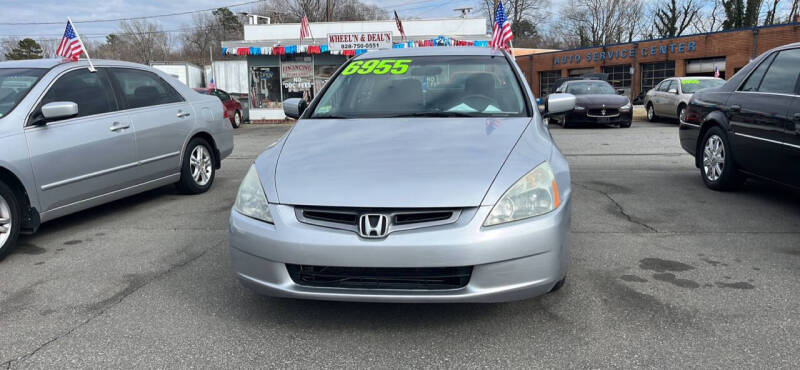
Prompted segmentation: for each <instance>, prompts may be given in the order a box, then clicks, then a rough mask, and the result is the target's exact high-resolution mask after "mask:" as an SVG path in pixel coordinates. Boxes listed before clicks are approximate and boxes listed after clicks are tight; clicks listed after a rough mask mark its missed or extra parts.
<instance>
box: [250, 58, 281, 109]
mask: <svg viewBox="0 0 800 370" xmlns="http://www.w3.org/2000/svg"><path fill="white" fill-rule="evenodd" d="M280 80H281V73H280V69H279V68H278V67H250V101H251V102H252V103H251V108H281V107H283V104H282V102H283V100H282V99H281V84H280Z"/></svg>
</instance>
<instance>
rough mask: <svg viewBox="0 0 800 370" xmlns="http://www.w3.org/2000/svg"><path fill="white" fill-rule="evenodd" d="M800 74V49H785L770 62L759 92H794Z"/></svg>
mask: <svg viewBox="0 0 800 370" xmlns="http://www.w3.org/2000/svg"><path fill="white" fill-rule="evenodd" d="M798 75H800V49H791V50H783V51H781V52H780V53H778V56H776V57H775V60H774V61H773V62H772V64H770V66H769V69H768V70H767V73H766V74H765V75H764V79H762V80H761V85H759V87H758V91H759V92H770V93H780V94H794V93H795V87H797V77H798Z"/></svg>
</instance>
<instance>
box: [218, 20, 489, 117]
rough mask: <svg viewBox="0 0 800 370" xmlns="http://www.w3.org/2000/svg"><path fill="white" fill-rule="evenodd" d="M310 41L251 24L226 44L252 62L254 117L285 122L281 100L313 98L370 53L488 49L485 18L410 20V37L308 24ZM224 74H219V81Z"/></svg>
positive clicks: (393, 28) (348, 25) (378, 24)
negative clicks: (351, 61) (240, 37)
mask: <svg viewBox="0 0 800 370" xmlns="http://www.w3.org/2000/svg"><path fill="white" fill-rule="evenodd" d="M309 28H310V31H311V36H312V37H310V38H304V39H303V40H300V24H299V23H282V24H248V25H245V26H244V40H238V41H225V42H223V43H222V48H223V49H222V52H223V54H225V55H226V56H229V57H230V56H238V57H241V58H246V60H247V75H246V77H242V78H245V79H247V81H246V85H248V86H249V92H248V100H249V103H250V118H251V119H252V120H256V121H264V120H282V119H284V118H285V115H284V114H283V107H282V102H283V101H284V100H285V99H288V98H293V97H298V98H299V97H302V98H307V99H310V98H311V97H312V96H313V95H314V94H315V93H316V92H317V91H319V90H320V89H321V88H322V86H323V85H324V84H325V83H326V82H327V81H328V79H329V78H330V77H331V75H332V74H333V73H334V72H335V71H336V69H337V68H338V67H339V66H340V65H342V64H343V63H344V62H345V61H346V60H347V58H348V57H352V56H355V55H359V54H362V53H365V52H367V51H369V50H377V49H387V48H406V47H429V46H450V45H456V46H477V47H488V40H489V38H490V35H489V30H488V26H487V23H486V19H484V18H445V19H409V20H404V21H403V29H404V32H405V35H406V37H405V38H403V37H402V36H401V35H400V33H399V32H398V28H397V24H396V23H395V21H394V20H389V21H364V22H329V23H328V22H322V23H311V24H309ZM222 77H223V76H221V75H220V76H218V78H217V80H218V81H219V82H221V81H220V79H221V78H222Z"/></svg>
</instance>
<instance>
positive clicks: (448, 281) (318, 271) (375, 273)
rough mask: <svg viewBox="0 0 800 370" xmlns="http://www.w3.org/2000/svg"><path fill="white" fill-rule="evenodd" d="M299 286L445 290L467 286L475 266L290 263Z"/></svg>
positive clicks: (293, 277)
mask: <svg viewBox="0 0 800 370" xmlns="http://www.w3.org/2000/svg"><path fill="white" fill-rule="evenodd" d="M286 268H287V269H288V270H289V276H291V278H292V280H293V281H294V282H295V283H296V284H298V285H304V286H312V287H327V288H351V289H402V290H414V289H425V290H443V289H458V288H462V287H464V286H466V285H467V283H468V282H469V278H470V276H471V275H472V266H466V267H423V268H386V267H378V268H375V267H336V266H309V265H291V264H287V265H286Z"/></svg>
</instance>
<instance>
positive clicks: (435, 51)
mask: <svg viewBox="0 0 800 370" xmlns="http://www.w3.org/2000/svg"><path fill="white" fill-rule="evenodd" d="M439 55H458V56H473V55H474V56H484V55H486V56H503V55H505V54H504V53H503V52H502V51H500V50H494V49H492V48H482V47H475V46H438V47H429V48H398V49H386V50H376V51H370V52H367V53H364V54H361V55H359V56H358V57H356V59H372V58H398V57H420V56H439Z"/></svg>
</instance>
